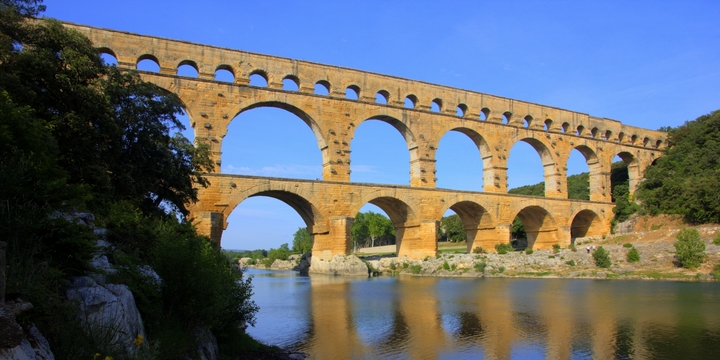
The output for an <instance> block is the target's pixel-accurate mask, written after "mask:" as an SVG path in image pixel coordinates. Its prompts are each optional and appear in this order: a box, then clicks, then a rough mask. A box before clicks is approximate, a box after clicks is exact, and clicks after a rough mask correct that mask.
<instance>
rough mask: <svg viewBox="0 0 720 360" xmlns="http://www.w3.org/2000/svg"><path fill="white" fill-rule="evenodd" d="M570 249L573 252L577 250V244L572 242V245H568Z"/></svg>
mask: <svg viewBox="0 0 720 360" xmlns="http://www.w3.org/2000/svg"><path fill="white" fill-rule="evenodd" d="M568 249H570V250H572V252H577V247H576V246H575V244H570V247H568Z"/></svg>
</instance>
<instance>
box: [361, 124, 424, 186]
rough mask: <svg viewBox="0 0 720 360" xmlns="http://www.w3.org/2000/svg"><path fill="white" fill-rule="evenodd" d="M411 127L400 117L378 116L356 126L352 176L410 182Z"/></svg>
mask: <svg viewBox="0 0 720 360" xmlns="http://www.w3.org/2000/svg"><path fill="white" fill-rule="evenodd" d="M409 138H412V136H411V135H410V129H408V128H407V126H405V124H403V123H402V122H400V121H399V120H397V119H394V118H390V117H376V118H370V119H368V120H365V121H363V122H362V123H360V124H359V125H358V127H357V128H356V129H355V133H354V135H353V139H352V142H351V143H350V150H351V151H352V163H351V164H350V170H351V175H350V179H351V180H352V181H353V182H363V183H374V184H400V185H408V184H409V173H410V153H409V151H408V141H407V139H409Z"/></svg>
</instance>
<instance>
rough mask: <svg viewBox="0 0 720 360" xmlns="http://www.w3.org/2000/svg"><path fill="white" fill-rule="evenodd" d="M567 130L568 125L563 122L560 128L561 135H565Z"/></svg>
mask: <svg viewBox="0 0 720 360" xmlns="http://www.w3.org/2000/svg"><path fill="white" fill-rule="evenodd" d="M569 128H570V124H569V123H566V122H565V123H563V124H562V126H561V127H560V130H561V131H562V132H563V133H566V132H567V131H568V129H569Z"/></svg>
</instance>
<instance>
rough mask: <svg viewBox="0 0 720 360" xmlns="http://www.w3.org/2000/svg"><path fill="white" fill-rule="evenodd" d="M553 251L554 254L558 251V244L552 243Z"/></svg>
mask: <svg viewBox="0 0 720 360" xmlns="http://www.w3.org/2000/svg"><path fill="white" fill-rule="evenodd" d="M553 252H554V253H556V254H557V253H559V252H560V244H553Z"/></svg>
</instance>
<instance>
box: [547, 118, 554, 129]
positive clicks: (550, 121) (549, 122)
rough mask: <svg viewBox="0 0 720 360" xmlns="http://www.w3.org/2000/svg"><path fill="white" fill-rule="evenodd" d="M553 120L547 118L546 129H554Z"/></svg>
mask: <svg viewBox="0 0 720 360" xmlns="http://www.w3.org/2000/svg"><path fill="white" fill-rule="evenodd" d="M552 124H553V121H552V120H550V119H545V131H550V130H551V129H552Z"/></svg>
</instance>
